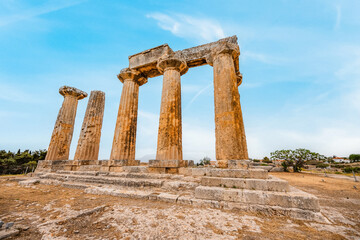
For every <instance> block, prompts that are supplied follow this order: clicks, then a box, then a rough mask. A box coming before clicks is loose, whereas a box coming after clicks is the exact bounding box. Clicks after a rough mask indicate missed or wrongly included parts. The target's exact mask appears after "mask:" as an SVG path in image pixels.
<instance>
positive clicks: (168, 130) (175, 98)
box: [156, 56, 188, 160]
mask: <svg viewBox="0 0 360 240" xmlns="http://www.w3.org/2000/svg"><path fill="white" fill-rule="evenodd" d="M157 67H158V69H159V71H160V72H161V73H163V75H164V76H163V88H162V95H161V107H160V119H159V132H158V143H157V152H156V160H182V159H183V154H182V124H181V82H180V76H181V75H182V74H185V73H186V72H187V70H188V67H187V65H186V62H185V61H184V60H182V59H181V58H180V57H175V56H166V57H165V58H163V59H160V60H159V61H158V65H157Z"/></svg>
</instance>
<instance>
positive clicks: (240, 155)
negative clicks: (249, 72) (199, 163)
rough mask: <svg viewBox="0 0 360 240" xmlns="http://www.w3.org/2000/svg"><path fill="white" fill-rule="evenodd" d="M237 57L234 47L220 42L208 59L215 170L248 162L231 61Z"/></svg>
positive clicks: (236, 84) (237, 92)
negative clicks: (235, 162) (211, 77)
mask: <svg viewBox="0 0 360 240" xmlns="http://www.w3.org/2000/svg"><path fill="white" fill-rule="evenodd" d="M239 54H240V51H239V47H238V45H236V44H232V43H228V42H223V43H220V44H219V45H218V46H216V47H215V48H214V49H213V51H212V53H211V55H210V56H209V57H208V59H207V61H208V63H209V64H210V65H211V66H213V68H214V103H215V137H216V159H217V161H218V166H220V167H227V160H245V159H248V152H247V145H246V137H245V129H244V122H243V117H242V112H241V105H240V95H239V91H238V84H239V82H240V83H241V80H242V76H241V75H238V74H236V72H235V66H234V59H235V58H236V57H237V56H238V55H239Z"/></svg>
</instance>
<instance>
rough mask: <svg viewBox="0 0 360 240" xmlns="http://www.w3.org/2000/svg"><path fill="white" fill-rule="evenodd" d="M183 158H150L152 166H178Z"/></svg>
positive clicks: (150, 165)
mask: <svg viewBox="0 0 360 240" xmlns="http://www.w3.org/2000/svg"><path fill="white" fill-rule="evenodd" d="M180 166H181V160H149V167H150V168H178V167H180Z"/></svg>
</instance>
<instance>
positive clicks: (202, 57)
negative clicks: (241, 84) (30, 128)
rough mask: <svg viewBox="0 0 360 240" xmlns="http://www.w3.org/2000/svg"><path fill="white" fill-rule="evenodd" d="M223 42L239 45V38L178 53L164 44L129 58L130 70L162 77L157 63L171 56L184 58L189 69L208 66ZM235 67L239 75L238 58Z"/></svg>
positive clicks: (148, 75) (231, 38) (221, 40)
mask: <svg viewBox="0 0 360 240" xmlns="http://www.w3.org/2000/svg"><path fill="white" fill-rule="evenodd" d="M222 42H228V43H233V44H237V37H236V36H232V37H227V38H223V39H220V40H218V41H216V42H211V43H207V44H204V45H200V46H196V47H192V48H187V49H183V50H179V51H176V52H174V51H173V50H172V49H171V48H170V47H169V45H167V44H163V45H160V46H157V47H154V48H151V49H148V50H145V51H142V52H140V53H137V54H134V55H132V56H129V68H131V69H135V70H138V71H140V72H142V73H143V74H145V75H146V76H147V77H149V78H152V77H157V76H160V75H161V74H162V72H161V71H159V69H158V68H157V66H156V65H157V62H158V60H159V59H160V58H162V57H164V56H166V55H170V54H174V55H175V56H182V58H183V59H184V60H185V61H186V64H187V66H188V67H189V68H192V67H197V66H202V65H205V64H207V60H206V58H207V56H208V55H209V54H210V53H211V51H212V49H213V48H214V47H215V46H217V45H218V44H219V43H222ZM234 66H235V70H236V73H237V74H238V73H239V58H238V57H236V58H235V59H234Z"/></svg>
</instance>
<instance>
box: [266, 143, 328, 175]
mask: <svg viewBox="0 0 360 240" xmlns="http://www.w3.org/2000/svg"><path fill="white" fill-rule="evenodd" d="M270 155H271V159H273V160H275V159H280V160H284V164H283V167H284V166H286V168H287V167H293V170H294V172H300V171H301V168H303V167H304V164H305V161H309V160H318V161H323V160H325V159H326V157H325V156H323V155H320V154H319V153H315V152H311V151H310V150H307V149H304V148H298V149H295V150H277V151H275V152H272V153H270ZM284 170H285V167H284Z"/></svg>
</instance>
